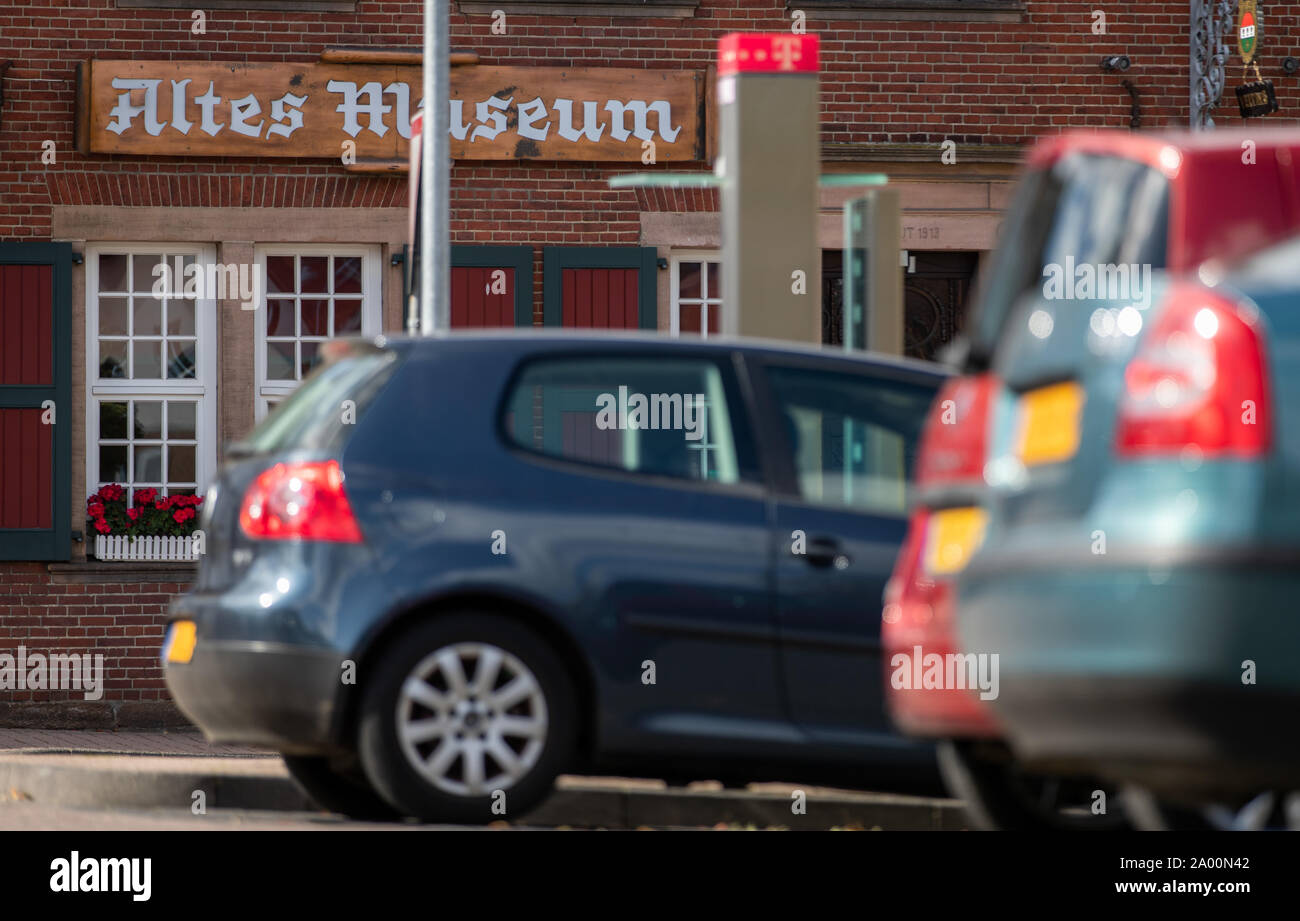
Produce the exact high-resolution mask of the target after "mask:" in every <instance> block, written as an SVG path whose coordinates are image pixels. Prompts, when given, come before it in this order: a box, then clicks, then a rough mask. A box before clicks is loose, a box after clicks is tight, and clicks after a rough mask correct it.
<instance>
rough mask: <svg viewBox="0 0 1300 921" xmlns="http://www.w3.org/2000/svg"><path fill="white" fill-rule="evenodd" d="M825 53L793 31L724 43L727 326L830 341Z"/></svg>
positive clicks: (811, 38)
mask: <svg viewBox="0 0 1300 921" xmlns="http://www.w3.org/2000/svg"><path fill="white" fill-rule="evenodd" d="M818 51H819V45H818V39H817V36H815V35H794V34H791V33H788V32H733V33H731V34H729V35H724V36H723V37H722V38H721V39H720V40H719V42H718V82H717V103H718V113H719V116H720V126H721V132H720V148H719V157H718V164H717V171H718V173H719V175H720V176H721V179H722V253H723V256H722V294H723V307H722V331H723V332H724V333H728V334H732V335H744V336H763V337H768V338H775V339H792V340H796V341H802V342H813V343H820V342H821V336H822V333H821V301H822V292H821V249H820V248H819V247H818V245H817V209H818V199H817V180H818V174H819V172H820V169H821V163H820V154H821V148H820V135H819V120H820V105H819V101H818V95H817V92H818V72H819V69H820V68H819V56H818Z"/></svg>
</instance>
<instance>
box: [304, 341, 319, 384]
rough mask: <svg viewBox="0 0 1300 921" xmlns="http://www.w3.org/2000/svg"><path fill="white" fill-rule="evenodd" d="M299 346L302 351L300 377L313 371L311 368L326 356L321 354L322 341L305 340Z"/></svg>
mask: <svg viewBox="0 0 1300 921" xmlns="http://www.w3.org/2000/svg"><path fill="white" fill-rule="evenodd" d="M299 348H300V349H301V351H302V367H301V368H300V369H299V375H298V376H299V377H306V376H307V375H308V374H310V373H311V369H312V368H314V367H316V366H317V365H318V364H320V363H321V360H322V359H323V358H324V356H323V355H321V354H320V343H318V342H304V343H302V344H301V345H300V346H299Z"/></svg>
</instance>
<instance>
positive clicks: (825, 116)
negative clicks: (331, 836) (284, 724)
mask: <svg viewBox="0 0 1300 921" xmlns="http://www.w3.org/2000/svg"><path fill="white" fill-rule="evenodd" d="M495 5H496V6H499V7H501V8H502V9H503V10H504V11H505V13H506V21H505V31H504V34H494V32H493V18H492V17H491V16H490V15H487V14H475V15H469V14H467V13H465V12H463V11H461V10H460V8H459V6H460V5H459V4H455V3H453V13H452V22H451V34H452V43H453V45H454V46H455V47H457V48H463V49H467V50H473V51H475V52H477V53H478V54H479V55H480V59H481V62H482V63H483V64H489V65H523V66H541V65H546V66H572V67H624V68H641V67H644V68H667V69H695V70H702V69H704V68H706V67H708V66H709V65H711V64H712V63H713V62H714V58H715V54H716V47H717V41H718V38H719V37H720V36H721V35H723V34H724V33H726V32H731V31H750V30H771V31H785V30H789V29H790V28H791V22H792V15H791V12H790V11H789V10H788V9H787V8H786V6H785V4H783V3H782V2H781V0H701V2H699V4H698V6H694V5H693V3H691V2H689V0H683V2H682V4H681V7H683V8H691V7H694V8H693V15H688V16H684V17H678V18H669V17H664V18H639V17H633V16H611V15H593V16H581V17H576V16H574V15H571V14H570V15H542V14H540V13H539V12H538V10H540V9H542V7H540V6H539V5H538V4H527V3H511V2H502V3H500V4H495ZM574 5H575V6H576V5H578V4H577V3H576V2H575V4H574ZM938 5H940V6H941V5H942V4H938ZM343 6H347V4H343ZM475 6H476V7H477V6H484V4H476V5H475ZM791 6H792V7H794V8H800V4H799V3H797V2H792V3H791ZM860 6H861V7H863V8H864V9H865V8H869V7H871V6H872V4H870V3H867V2H864V3H862V4H860ZM915 6H917V7H918V8H920V7H924V6H925V0H917V3H916V4H915ZM1263 6H1264V9H1263V27H1262V34H1261V52H1260V53H1261V61H1262V64H1261V69H1262V73H1263V76H1264V77H1265V79H1271V80H1273V81H1274V82H1275V83H1276V85H1277V92H1278V99H1279V102H1280V105H1281V112H1280V113H1279V114H1278V115H1277V116H1274V117H1273V119H1272V120H1280V119H1290V118H1293V117H1294V116H1295V114H1296V107H1297V104H1298V100H1297V82H1300V77H1288V76H1286V75H1284V73H1283V70H1282V59H1283V58H1284V57H1285V56H1286V55H1287V54H1289V53H1291V52H1292V51H1293V50H1295V49H1296V48H1298V47H1300V41H1298V40H1300V9H1294V10H1289V9H1288V8H1287V7H1288V5H1287V4H1283V3H1279V2H1269V3H1265V4H1263ZM1023 7H1024V9H1023V12H1021V13H1020V14H1019V15H1018V16H1017V15H1016V14H1015V13H1014V11H1013V12H1012V13H1010V14H1008V15H1009V17H1010V19H1011V20H1012V21H1006V20H1007V19H1008V16H1003V17H1002V21H964V20H963V19H962V18H960V17H957V18H953V17H950V16H948V15H947V14H945V13H943V12H935V13H934V15H933V16H932V17H930V18H927V19H924V20H917V19H894V20H890V19H883V18H879V10H878V9H876V10H874V11H873V10H867V11H866V12H869V13H871V14H873V15H876V16H877V18H828V17H827V16H826V15H825V14H823V13H821V12H819V9H818V8H817V6H816V4H808V5H807V6H805V7H803V12H804V13H806V14H807V19H806V27H807V31H809V32H815V33H817V34H818V35H819V36H820V37H821V55H822V78H821V105H822V122H821V125H822V143H823V161H824V163H825V168H826V169H827V170H828V171H842V172H844V171H861V170H863V169H865V168H868V167H870V168H878V167H880V165H881V164H885V167H886V169H887V170H888V171H891V172H897V173H898V174H899V175H901V176H904V177H911V178H913V179H915V180H916V181H917V182H918V183H921V182H929V181H931V180H935V181H938V180H941V179H944V178H945V177H949V176H958V175H962V176H965V175H969V176H970V177H972V178H973V179H979V180H980V181H985V180H988V179H989V177H992V178H993V179H994V180H996V181H997V182H1000V183H1002V184H1005V182H1006V180H1007V179H1009V177H1010V175H1011V173H1012V171H1013V170H1014V168H1015V163H1016V160H1017V159H1018V151H1019V150H1020V149H1021V148H1023V146H1024V145H1026V144H1028V143H1030V142H1032V140H1033V139H1034V138H1036V137H1038V136H1040V135H1043V134H1048V133H1053V132H1059V131H1062V130H1065V129H1069V128H1078V127H1099V128H1100V127H1106V128H1127V127H1129V125H1130V121H1131V119H1132V118H1133V116H1134V111H1135V108H1134V107H1135V105H1136V111H1137V112H1138V113H1139V114H1140V124H1141V127H1142V128H1144V129H1151V128H1162V127H1183V126H1185V125H1186V124H1187V121H1188V35H1187V29H1188V24H1187V16H1188V4H1187V3H1186V0H1158V2H1149V3H1122V4H1121V3H1099V2H1087V3H1084V2H1040V0H1027V2H1026V3H1024V4H1023ZM1095 11H1096V12H1100V13H1102V14H1104V16H1105V28H1104V34H1097V33H1096V32H1095V31H1094V27H1095V26H1096V25H1097V23H1098V21H1097V19H1096V17H1095ZM864 15H866V13H864ZM191 21H192V19H191V11H190V10H187V9H140V8H119V6H118V4H117V2H116V0H76V2H71V0H41V2H20V0H11V2H8V3H6V4H5V5H4V8H3V9H0V62H5V61H9V62H12V67H11V68H10V69H9V70H8V72H7V73H5V75H4V78H3V81H4V82H3V90H4V104H3V108H0V202H2V204H0V240H2V241H16V240H33V241H43V240H50V239H51V238H52V235H53V234H54V232H55V231H54V221H53V219H52V214H53V209H55V208H60V207H74V208H82V207H88V206H110V207H114V208H118V207H120V208H163V207H165V208H174V209H178V210H179V211H181V212H182V213H183V214H186V215H195V216H199V215H201V214H202V212H203V209H211V208H253V209H268V210H274V209H281V208H312V209H345V210H346V209H382V208H390V209H403V208H405V207H406V200H407V184H406V178H405V176H404V175H382V176H374V175H365V174H357V173H350V172H347V171H345V170H343V169H342V168H341V167H340V165H339V164H338V163H337V162H332V161H323V160H259V161H251V160H239V159H182V158H174V157H147V158H146V157H128V156H93V155H92V156H83V155H81V154H79V153H77V152H76V148H75V146H74V121H75V113H76V66H77V62H78V61H80V60H83V59H87V58H91V57H98V58H122V59H126V58H148V59H156V58H166V59H176V60H193V61H214V62H217V61H230V62H258V61H314V60H316V59H317V58H318V56H319V55H320V53H321V51H322V50H324V49H325V48H327V47H330V46H339V45H370V46H376V47H389V46H408V47H409V46H414V45H416V44H418V41H419V36H420V33H419V29H420V22H421V4H420V3H419V2H382V0H357V2H356V3H355V9H354V10H348V11H340V12H309V11H308V12H302V11H293V12H267V11H261V10H220V9H218V10H207V11H206V30H207V31H206V34H203V35H196V34H192V32H191ZM1112 54H1126V55H1128V56H1129V57H1130V58H1131V59H1132V67H1131V69H1129V70H1128V71H1127V72H1124V73H1105V72H1103V71H1102V70H1101V68H1100V67H1099V62H1100V60H1101V58H1102V57H1103V56H1105V55H1112ZM1240 75H1241V70H1240V65H1239V62H1237V61H1236V60H1235V58H1234V59H1231V60H1230V62H1229V73H1228V77H1229V79H1228V86H1229V91H1228V92H1227V93H1225V98H1226V99H1227V100H1228V101H1229V102H1231V101H1232V95H1231V87H1232V86H1234V85H1236V83H1238V82H1240V79H1239V78H1240ZM1123 81H1130V82H1131V84H1132V87H1133V91H1134V92H1136V103H1135V101H1134V98H1133V97H1132V96H1131V95H1130V91H1129V89H1128V88H1126V87H1125V86H1124V85H1123ZM1217 118H1218V119H1219V120H1220V123H1221V124H1227V123H1231V122H1235V121H1236V113H1235V106H1227V105H1225V106H1223V107H1221V108H1220V109H1219V111H1218V113H1217ZM948 139H950V140H953V141H955V142H956V143H957V151H956V153H957V164H956V165H954V166H945V165H941V164H940V161H939V153H940V151H939V145H940V144H941V143H942V142H943V141H944V140H948ZM47 141H52V142H53V144H54V150H55V152H56V161H55V162H54V163H52V164H48V163H43V162H42V150H43V144H44V143H45V142H47ZM890 164H894V166H893V168H892V169H891V168H890V166H889V165H890ZM990 164H991V165H990ZM632 168H639V167H638V166H637V165H636V164H594V163H567V162H537V161H522V162H521V161H499V162H488V163H485V162H472V163H471V162H461V163H458V164H456V165H455V166H454V167H453V169H452V173H451V182H452V192H453V202H452V217H451V234H452V240H453V242H455V243H458V244H493V245H519V244H524V245H528V246H531V247H534V273H535V276H536V277H538V278H540V277H541V273H542V269H543V266H542V247H544V246H552V245H571V246H572V245H580V246H644V245H648V244H647V240H646V233H647V231H646V226H647V225H646V224H645V222H644V219H643V215H647V214H649V215H654V214H667V215H698V214H702V213H703V214H707V213H710V212H716V210H717V197H716V195H715V194H714V193H712V192H709V191H703V190H675V191H665V190H618V191H616V190H611V189H610V188H609V186H608V180H609V178H610V177H611V176H612V175H615V174H617V173H621V172H627V171H628V170H629V169H632ZM695 168H699V169H704V168H707V167H706V166H705V164H699V165H698V166H697V167H695ZM995 184H996V183H995ZM936 188H938V186H936ZM995 191H996V190H995ZM938 197H940V198H941V197H942V196H941V195H940V196H938ZM1000 202H1001V199H998V198H996V197H995V196H994V194H993V192H990V193H988V195H987V196H986V200H985V201H984V203H983V205H982V206H981V205H979V204H978V203H977V205H975V206H972V207H974V208H976V209H978V208H980V207H982V208H983V209H984V210H986V211H990V212H996V211H997V209H998V208H999V207H1000V206H1001V204H1000ZM904 205H905V208H907V207H909V206H908V203H907V199H906V198H905V201H904ZM939 207H940V206H936V205H932V204H925V205H922V204H917V205H916V206H915V209H916V210H918V211H923V210H927V209H928V211H934V210H936V209H937V208H939ZM928 211H927V213H928ZM403 227H404V222H403ZM284 232H285V233H286V234H287V235H288V236H286V237H285V241H286V242H292V236H293V229H292V228H286V229H285V230H284ZM150 239H154V238H150ZM157 239H163V240H165V239H168V238H167V237H166V236H162V237H158V238H157ZM225 239H229V240H237V241H247V240H249V239H250V237H249V236H247V235H241V233H240V230H239V229H233V230H232V235H230V236H229V237H226V238H225ZM651 243H652V244H653V241H651ZM989 245H990V243H988V242H986V243H981V244H978V245H965V246H964V248H965V249H968V250H986V249H987V248H988V246H989ZM954 248H958V247H957V246H954ZM385 254H386V255H387V251H385ZM396 277H398V276H397V275H396V273H393V274H391V275H388V276H386V279H387V280H386V281H385V282H384V284H385V288H386V290H385V303H386V304H389V303H392V304H400V294H398V295H396V296H391V295H390V294H389V293H388V291H387V288H388V287H389V286H391V285H393V284H395V283H396V282H395V281H394V279H395V278H396ZM662 284H663V283H662V282H661V285H662ZM77 290H79V291H80V290H81V289H77ZM80 296H81V297H82V298H83V300H84V292H82V293H81V294H80ZM74 300H75V296H74ZM542 304H543V293H542V289H541V286H540V284H538V285H536V286H535V288H534V309H533V314H534V322H535V323H538V324H540V323H541V322H542ZM659 309H660V310H662V307H660V308H659ZM76 316H78V317H81V318H82V319H81V322H82V323H83V325H84V314H76ZM399 317H400V314H399V315H398V316H395V315H394V313H393V310H389V309H387V308H386V312H385V320H384V327H385V328H386V329H398V328H400V319H399ZM659 325H660V328H661V329H663V328H666V322H665V321H664V319H663V317H662V316H661V318H660V324H659ZM223 335H224V334H223ZM72 361H73V364H74V366H75V365H76V364H77V363H79V362H80V363H82V364H83V365H84V363H85V352H84V345H83V350H82V351H81V352H80V353H78V352H77V351H76V350H74V354H73V356H72ZM83 389H84V388H83ZM248 389H249V390H250V391H251V385H250V386H249V388H248ZM73 391H74V393H76V392H77V391H78V386H77V385H76V384H75V383H74V387H73ZM241 399H243V398H242V397H241ZM223 412H224V411H223ZM243 412H244V409H243V408H240V409H239V410H238V411H236V412H235V413H234V414H233V415H234V417H235V418H237V419H238V418H242V417H241V416H240V415H239V414H240V413H243ZM251 412H252V410H251V403H250V406H249V408H248V410H247V414H248V419H249V422H250V424H251ZM69 415H70V416H71V417H72V418H71V420H70V421H71V423H72V424H74V425H80V424H81V423H80V420H81V419H82V418H84V407H82V408H81V409H80V410H79V411H76V412H73V413H70V414H69ZM224 418H225V416H223V419H224ZM223 424H224V423H223ZM222 434H223V436H227V437H229V436H232V435H233V434H236V433H235V432H232V431H228V430H227V429H226V428H223V430H222ZM83 442H84V439H83ZM76 443H77V440H76V438H75V437H74V445H76ZM77 450H81V451H82V452H84V450H85V448H84V444H83V445H82V447H81V448H79V449H78V448H75V447H74V453H75V451H77ZM84 487H85V483H84V480H82V479H77V480H75V481H74V488H73V491H72V506H73V508H74V510H75V509H79V508H81V507H82V503H83V502H84V497H85V494H86V493H85V491H84ZM72 555H73V557H74V561H75V559H76V557H78V556H84V550H83V549H82V547H80V546H78V547H76V548H75V549H74V551H73V554H72ZM123 572H126V570H123ZM113 578H122V579H131V578H136V577H135V576H127V575H123V576H119V577H115V576H114V575H113V572H112V570H111V569H110V570H108V571H107V572H105V571H103V570H102V569H101V570H95V571H93V572H81V573H77V572H61V571H59V570H58V568H57V565H56V566H54V567H51V566H50V565H48V564H46V563H34V562H22V561H19V562H0V651H5V650H10V651H12V650H13V649H14V648H16V646H17V645H18V644H19V643H25V644H26V645H27V646H29V647H32V648H37V647H39V648H40V649H41V650H42V651H51V650H54V649H70V650H74V651H76V650H87V649H93V650H95V651H96V652H102V653H103V654H104V655H105V659H106V661H105V665H106V671H107V679H106V691H105V695H104V700H105V701H111V702H114V703H115V704H119V703H125V702H148V701H164V700H165V699H166V690H165V688H164V686H163V682H162V679H161V676H160V672H159V669H158V667H157V654H158V646H159V643H160V641H161V638H162V631H163V624H164V617H165V610H166V604H167V602H168V600H169V599H170V598H171V597H172V596H174V595H175V594H176V593H178V592H179V591H181V590H182V589H183V583H184V581H185V578H184V574H183V573H182V574H181V575H179V576H178V577H177V578H175V579H174V580H159V581H149V582H139V581H119V582H114V581H109V580H111V579H113ZM78 580H81V581H78ZM0 695H2V696H0V703H3V704H9V705H11V708H12V706H14V705H19V704H23V703H26V702H36V703H39V702H43V701H57V700H65V701H71V700H73V699H79V698H80V695H78V694H76V692H16V691H14V692H0ZM5 718H6V717H5V711H4V710H3V709H0V722H3V720H4V719H5Z"/></svg>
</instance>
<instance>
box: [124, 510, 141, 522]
mask: <svg viewBox="0 0 1300 921" xmlns="http://www.w3.org/2000/svg"><path fill="white" fill-rule="evenodd" d="M126 517H127V518H130V519H131V520H132V521H135V520H136V519H137V518H139V517H140V509H138V508H129V509H127V510H126Z"/></svg>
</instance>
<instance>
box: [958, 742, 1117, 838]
mask: <svg viewBox="0 0 1300 921" xmlns="http://www.w3.org/2000/svg"><path fill="white" fill-rule="evenodd" d="M938 758H939V772H940V773H941V774H942V775H943V781H944V785H945V786H947V788H948V791H949V792H950V793H951V794H952V795H953V796H954V797H956V798H957V799H960V800H961V801H962V802H963V803H964V804H965V807H966V814H967V816H968V817H969V818H970V820H971V823H972V824H973V825H974V826H975V827H977V828H980V829H983V830H987V831H998V830H1006V831H1050V830H1054V831H1110V830H1117V829H1124V828H1128V827H1129V825H1128V819H1127V816H1126V815H1125V813H1124V811H1123V810H1122V809H1121V808H1120V804H1119V802H1118V796H1117V795H1112V794H1113V791H1109V790H1108V791H1107V807H1108V808H1107V812H1106V814H1105V815H1094V814H1093V813H1091V812H1088V811H1087V810H1084V811H1083V812H1082V813H1080V812H1079V810H1077V809H1075V810H1073V811H1068V812H1067V811H1064V810H1063V809H1062V808H1061V807H1060V805H1059V804H1060V799H1059V797H1055V796H1053V797H1046V796H1044V795H1042V794H1043V793H1044V792H1046V791H1047V790H1048V785H1053V784H1054V785H1056V786H1057V789H1058V790H1059V788H1060V786H1061V785H1063V784H1066V783H1068V784H1070V786H1071V787H1078V788H1080V789H1082V788H1083V787H1084V786H1086V785H1087V784H1085V783H1084V782H1080V781H1061V780H1059V779H1057V778H1051V777H1042V776H1035V775H1032V774H1027V773H1025V772H1023V771H1021V770H1019V769H1018V768H1017V766H1016V763H1015V761H1014V759H1013V758H1012V757H1011V756H1010V753H1009V752H1006V751H1005V749H1004V748H1003V747H1002V746H991V745H988V744H985V743H973V742H957V741H944V742H941V743H940V744H939V747H938ZM1098 786H1100V784H1098ZM1112 804H1113V806H1114V808H1113V809H1112V808H1110V807H1111V805H1112Z"/></svg>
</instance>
